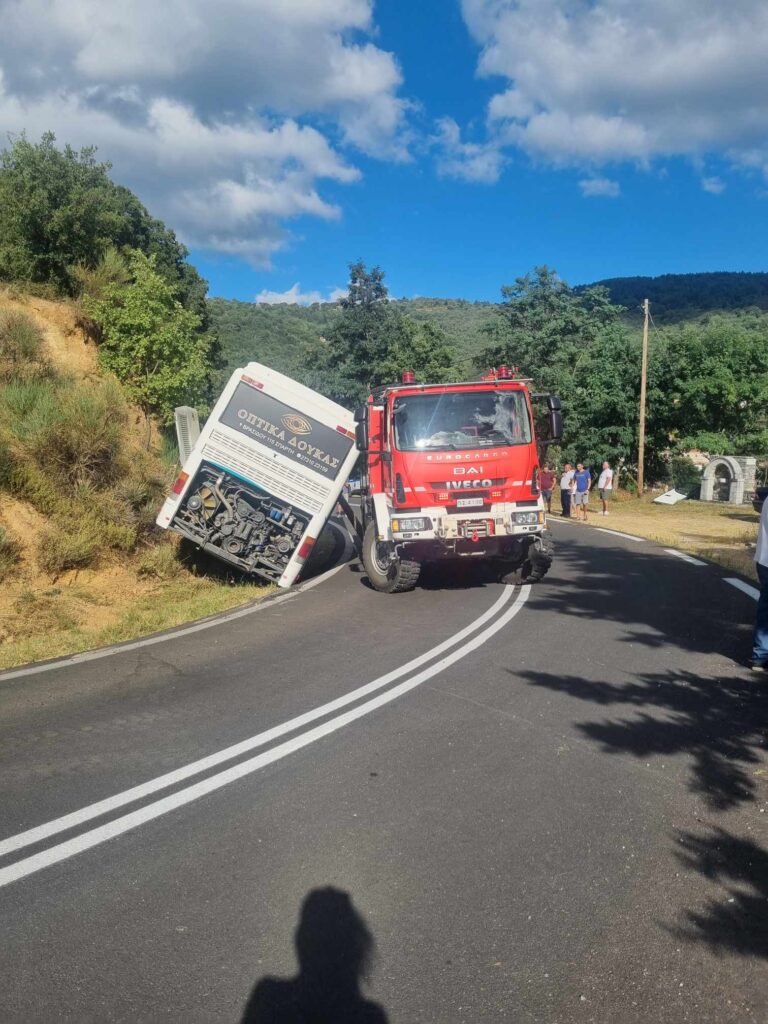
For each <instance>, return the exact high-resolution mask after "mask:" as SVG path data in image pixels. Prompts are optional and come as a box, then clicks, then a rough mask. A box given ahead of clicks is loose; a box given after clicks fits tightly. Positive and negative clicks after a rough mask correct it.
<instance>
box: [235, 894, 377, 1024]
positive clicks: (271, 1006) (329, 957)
mask: <svg viewBox="0 0 768 1024" xmlns="http://www.w3.org/2000/svg"><path fill="white" fill-rule="evenodd" d="M373 950H374V941H373V936H372V935H371V933H370V931H369V929H368V926H367V925H366V923H365V921H364V920H363V918H362V917H361V915H360V914H359V913H358V912H357V911H356V910H355V908H354V906H353V904H352V900H351V899H350V897H349V894H348V893H346V892H342V891H341V890H339V889H333V888H330V887H328V888H325V889H313V890H312V892H310V893H309V895H308V896H307V897H306V899H305V900H304V903H303V905H302V908H301V917H300V919H299V926H298V928H297V929H296V954H297V957H298V961H299V973H298V975H297V976H296V977H295V978H287V979H282V978H262V979H261V981H259V982H258V984H257V985H256V987H255V988H254V990H253V992H252V993H251V997H250V999H249V1000H248V1005H247V1006H246V1008H245V1013H244V1014H243V1017H242V1022H241V1024H387V1015H386V1014H385V1013H384V1010H383V1009H382V1008H381V1007H380V1006H379V1005H378V1004H377V1003H373V1002H370V1001H369V1000H367V999H365V998H363V996H362V994H361V992H360V985H361V982H363V981H365V980H366V979H367V976H368V971H369V968H370V965H371V959H372V956H373Z"/></svg>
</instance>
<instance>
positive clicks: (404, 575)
mask: <svg viewBox="0 0 768 1024" xmlns="http://www.w3.org/2000/svg"><path fill="white" fill-rule="evenodd" d="M378 547H379V544H378V541H377V540H376V524H375V523H374V522H370V523H368V526H367V527H366V530H365V535H364V537H363V552H362V559H363V568H364V569H365V571H366V573H367V575H368V580H369V582H370V584H371V586H372V587H373V589H374V590H378V591H379V592H380V593H382V594H401V593H403V591H405V590H413V588H414V587H415V586H416V584H417V583H418V581H419V573H420V572H421V564H420V563H419V562H410V561H407V560H406V559H404V558H395V559H393V560H392V561H390V562H386V563H385V562H384V561H383V560H380V558H379V554H378V550H377V549H378Z"/></svg>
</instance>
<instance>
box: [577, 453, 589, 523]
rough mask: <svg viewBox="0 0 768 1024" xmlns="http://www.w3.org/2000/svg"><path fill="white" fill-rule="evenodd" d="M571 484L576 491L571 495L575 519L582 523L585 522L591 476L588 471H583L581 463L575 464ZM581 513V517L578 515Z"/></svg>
mask: <svg viewBox="0 0 768 1024" xmlns="http://www.w3.org/2000/svg"><path fill="white" fill-rule="evenodd" d="M573 482H574V483H575V485H576V490H575V491H574V493H573V503H574V505H575V506H576V518H577V519H581V520H582V522H584V523H586V521H587V506H588V504H589V492H590V490H591V488H592V475H591V474H590V472H589V470H588V469H584V463H583V462H577V463H576V472H575V473H574V474H573ZM579 513H581V515H579Z"/></svg>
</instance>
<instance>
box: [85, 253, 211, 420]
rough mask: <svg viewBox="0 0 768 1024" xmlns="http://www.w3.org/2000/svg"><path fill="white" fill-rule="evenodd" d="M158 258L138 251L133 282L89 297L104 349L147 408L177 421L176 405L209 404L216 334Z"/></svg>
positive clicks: (105, 359)
mask: <svg viewBox="0 0 768 1024" xmlns="http://www.w3.org/2000/svg"><path fill="white" fill-rule="evenodd" d="M156 264H157V257H156V256H146V255H145V254H144V253H142V252H138V251H135V252H133V253H132V254H131V255H130V258H129V269H130V273H131V278H132V280H131V283H130V284H129V285H127V286H125V285H121V284H119V283H112V284H108V285H107V286H106V287H105V289H104V293H103V298H101V299H98V300H88V299H86V311H87V312H88V314H89V315H90V316H92V317H93V318H94V320H95V321H96V322H97V323H98V324H99V326H100V328H101V331H102V342H101V345H100V349H99V354H100V357H101V360H102V363H103V364H104V366H105V367H106V368H107V369H108V370H111V371H112V372H113V373H114V374H115V375H116V377H117V378H118V380H120V382H121V383H122V384H123V387H124V388H125V391H126V393H127V395H128V397H129V398H130V400H131V401H133V402H135V403H136V404H137V405H139V406H140V407H141V408H142V409H143V410H144V411H145V413H147V414H148V413H150V412H151V413H155V414H156V415H158V416H159V417H160V419H161V420H162V421H163V422H164V423H166V424H169V423H172V422H173V410H174V408H175V407H176V406H177V405H193V406H198V407H200V408H201V409H202V408H204V406H205V402H206V399H207V392H208V386H209V376H210V371H211V351H212V347H213V345H214V339H213V338H212V337H211V335H209V334H206V333H203V332H201V321H200V317H199V316H197V314H196V313H194V312H192V311H191V310H188V309H185V308H184V307H183V306H182V304H181V303H180V302H179V300H178V299H177V297H176V290H175V289H174V288H173V287H172V286H171V285H170V284H169V283H168V281H167V280H166V279H165V278H164V277H163V276H162V275H161V274H160V273H159V272H158V270H157V266H156Z"/></svg>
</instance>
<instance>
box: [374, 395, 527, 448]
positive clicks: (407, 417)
mask: <svg viewBox="0 0 768 1024" xmlns="http://www.w3.org/2000/svg"><path fill="white" fill-rule="evenodd" d="M393 412H394V423H395V444H396V446H397V448H398V449H399V450H400V451H405V452H415V451H424V450H429V451H435V450H437V449H459V448H462V449H463V448H501V447H505V446H508V445H515V444H530V442H531V421H530V418H529V416H528V406H527V404H526V401H525V395H524V393H523V392H522V391H448V392H441V393H439V394H422V395H402V396H399V397H396V398H395V401H394V406H393Z"/></svg>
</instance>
